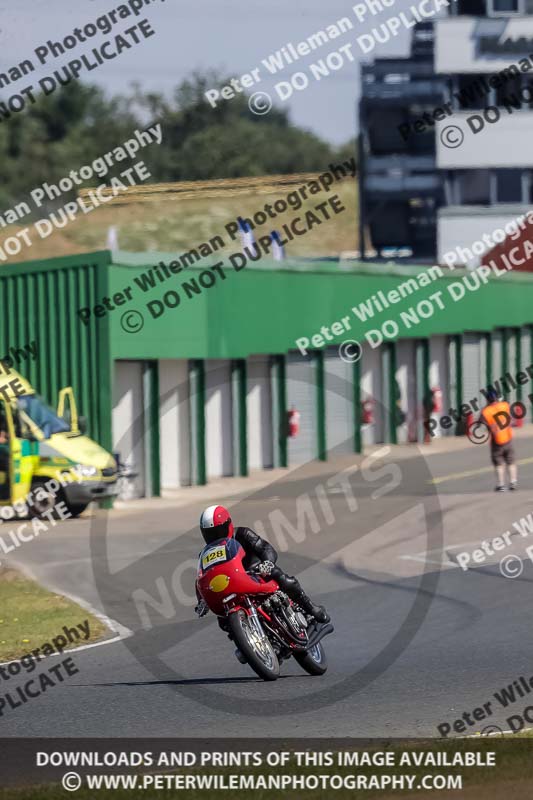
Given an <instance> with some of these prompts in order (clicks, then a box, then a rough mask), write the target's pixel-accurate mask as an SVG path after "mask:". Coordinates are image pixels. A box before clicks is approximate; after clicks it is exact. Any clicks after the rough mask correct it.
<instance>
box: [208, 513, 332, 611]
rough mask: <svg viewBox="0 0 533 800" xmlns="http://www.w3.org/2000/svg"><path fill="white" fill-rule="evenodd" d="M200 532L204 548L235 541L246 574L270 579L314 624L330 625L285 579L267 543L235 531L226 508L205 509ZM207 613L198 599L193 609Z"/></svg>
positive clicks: (242, 530)
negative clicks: (313, 620)
mask: <svg viewBox="0 0 533 800" xmlns="http://www.w3.org/2000/svg"><path fill="white" fill-rule="evenodd" d="M200 530H201V532H202V536H203V538H204V541H205V543H206V544H211V543H212V542H215V541H217V540H218V539H226V538H230V539H231V538H234V539H235V540H236V541H237V542H238V543H239V544H240V545H241V547H242V548H243V549H244V551H245V553H246V557H245V558H244V559H243V566H244V567H245V569H246V570H247V571H250V570H254V571H255V572H257V573H259V574H260V575H262V576H263V577H264V578H267V577H270V578H273V579H274V580H275V581H277V583H278V584H279V587H280V589H281V590H282V591H284V592H285V593H286V594H287V595H288V596H289V597H290V599H291V600H292V601H293V602H294V603H297V604H298V605H299V606H300V607H301V608H302V609H303V610H304V611H305V612H306V613H308V614H311V615H312V616H313V617H314V618H315V619H316V620H317V622H329V621H330V617H329V614H328V613H327V611H326V609H325V608H324V607H323V606H318V605H315V604H314V603H313V602H312V600H311V599H310V598H309V597H308V596H307V595H306V593H305V592H304V590H303V589H302V587H301V585H300V582H299V581H298V579H297V578H295V577H294V576H292V575H287V574H286V573H285V572H283V570H282V569H281V568H280V567H278V566H277V565H276V561H277V559H278V554H277V552H276V550H275V549H274V548H273V547H272V545H271V544H270V542H267V541H266V539H262V538H261V536H259V535H258V534H257V533H255V531H253V530H252V529H251V528H247V527H238V528H235V527H234V525H233V522H232V519H231V516H230V513H229V511H228V510H227V508H224V506H219V505H212V506H208V508H206V509H205V511H204V512H203V513H202V515H201V517H200ZM208 610H209V609H208V607H207V604H206V603H205V601H204V600H201V599H200V598H199V602H198V605H197V606H196V608H195V611H196V613H197V614H198V616H200V617H202V616H204V614H207V612H208Z"/></svg>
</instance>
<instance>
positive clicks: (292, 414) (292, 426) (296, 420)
mask: <svg viewBox="0 0 533 800" xmlns="http://www.w3.org/2000/svg"><path fill="white" fill-rule="evenodd" d="M287 423H288V429H289V430H288V435H289V436H291V437H292V436H297V435H298V433H299V431H300V412H299V411H296V409H295V408H294V406H293V407H292V408H291V410H290V411H288V412H287Z"/></svg>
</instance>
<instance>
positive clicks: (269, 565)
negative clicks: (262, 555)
mask: <svg viewBox="0 0 533 800" xmlns="http://www.w3.org/2000/svg"><path fill="white" fill-rule="evenodd" d="M275 566H276V565H275V564H274V563H273V562H272V561H263V562H262V563H261V564H258V565H257V572H258V573H259V574H260V575H262V576H263V578H268V576H269V575H271V574H272V570H273V569H274V567H275Z"/></svg>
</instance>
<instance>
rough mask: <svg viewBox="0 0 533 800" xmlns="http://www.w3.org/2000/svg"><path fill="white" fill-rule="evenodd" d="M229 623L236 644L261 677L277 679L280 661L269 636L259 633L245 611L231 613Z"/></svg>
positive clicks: (270, 679) (266, 679)
mask: <svg viewBox="0 0 533 800" xmlns="http://www.w3.org/2000/svg"><path fill="white" fill-rule="evenodd" d="M228 625H229V629H230V631H231V634H232V636H233V639H234V641H235V644H236V645H237V647H238V648H239V650H240V651H241V653H242V654H243V656H244V657H245V659H246V661H247V662H248V664H249V665H250V666H251V668H252V669H253V670H254V672H255V673H257V675H259V677H260V678H263V680H265V681H275V680H276V678H278V677H279V661H278V657H277V655H276V653H275V652H274V648H273V647H272V645H271V644H270V641H269V640H268V638H267V636H266V635H265V634H264V633H263V634H262V635H260V634H259V631H258V630H257V629H256V627H255V625H254V623H253V621H252V620H251V619H250V617H249V616H248V615H247V614H246V612H245V611H242V609H241V610H239V611H234V612H233V613H232V614H230V615H229V618H228Z"/></svg>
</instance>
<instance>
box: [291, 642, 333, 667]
mask: <svg viewBox="0 0 533 800" xmlns="http://www.w3.org/2000/svg"><path fill="white" fill-rule="evenodd" d="M294 658H295V659H296V661H297V662H298V664H299V665H300V666H301V667H302V669H305V671H306V672H308V673H309V675H323V674H324V672H325V671H326V670H327V668H328V662H327V660H326V654H325V653H324V648H323V647H322V643H321V642H318V644H315V646H314V647H311V648H310V649H309V650H306V652H305V653H294Z"/></svg>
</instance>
